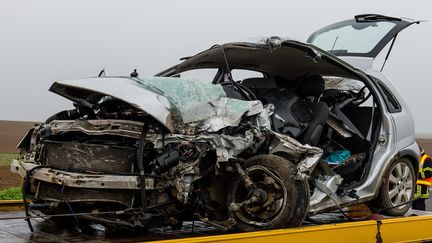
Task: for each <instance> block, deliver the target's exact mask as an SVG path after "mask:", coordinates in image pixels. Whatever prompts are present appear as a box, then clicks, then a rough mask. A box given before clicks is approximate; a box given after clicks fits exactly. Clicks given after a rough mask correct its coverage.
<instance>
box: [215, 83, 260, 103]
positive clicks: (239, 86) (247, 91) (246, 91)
mask: <svg viewBox="0 0 432 243" xmlns="http://www.w3.org/2000/svg"><path fill="white" fill-rule="evenodd" d="M220 85H231V86H232V87H234V88H235V89H237V90H238V92H239V93H240V94H241V96H242V97H243V98H245V99H247V100H257V97H256V96H255V94H254V93H253V92H252V90H250V89H249V88H248V87H246V86H244V85H242V84H241V83H240V82H236V83H235V84H234V83H232V82H223V83H220ZM239 89H240V90H239ZM245 96H246V97H245Z"/></svg>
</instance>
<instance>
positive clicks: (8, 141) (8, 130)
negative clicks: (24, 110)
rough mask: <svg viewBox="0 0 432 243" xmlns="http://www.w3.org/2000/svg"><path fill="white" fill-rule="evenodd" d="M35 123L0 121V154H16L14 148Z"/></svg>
mask: <svg viewBox="0 0 432 243" xmlns="http://www.w3.org/2000/svg"><path fill="white" fill-rule="evenodd" d="M34 124H35V122H23V121H0V153H18V150H17V149H16V146H17V144H18V142H19V141H20V140H21V138H22V137H23V136H24V134H25V133H26V132H27V131H28V130H29V129H30V128H32V127H33V126H34Z"/></svg>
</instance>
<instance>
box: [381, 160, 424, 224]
mask: <svg viewBox="0 0 432 243" xmlns="http://www.w3.org/2000/svg"><path fill="white" fill-rule="evenodd" d="M416 178H417V177H416V175H415V171H414V167H413V166H412V164H411V161H409V160H408V159H406V158H400V159H398V160H396V161H394V162H393V164H392V165H391V166H390V167H389V168H388V169H387V171H386V173H385V174H384V180H383V184H382V186H381V189H380V194H379V196H378V198H377V199H376V201H375V205H374V206H375V207H378V209H384V210H382V212H383V213H385V214H387V215H392V216H399V215H403V214H405V213H406V212H407V211H408V209H409V207H410V206H411V203H407V202H408V201H410V200H412V199H413V197H414V193H415V184H416Z"/></svg>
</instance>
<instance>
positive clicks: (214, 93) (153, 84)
mask: <svg viewBox="0 0 432 243" xmlns="http://www.w3.org/2000/svg"><path fill="white" fill-rule="evenodd" d="M132 80H134V81H136V83H137V84H138V85H140V86H141V87H144V88H146V89H148V90H151V91H153V92H155V93H157V94H160V95H161V96H163V97H165V98H167V99H168V100H169V102H170V105H172V106H171V107H168V108H169V109H170V110H172V111H173V112H175V113H177V114H179V115H180V116H181V119H182V121H183V123H193V122H198V121H205V120H207V122H211V123H212V125H211V127H213V128H214V129H211V130H217V129H218V128H221V127H224V126H226V125H236V124H238V122H240V118H241V117H242V116H243V114H244V113H246V112H248V111H250V110H251V109H252V108H253V107H257V104H258V103H259V105H261V103H260V102H259V101H243V100H238V99H231V98H227V97H226V94H225V92H224V90H223V88H222V86H221V85H217V84H210V83H206V82H203V81H200V80H197V79H185V78H167V77H151V78H145V79H132ZM259 105H258V106H259Z"/></svg>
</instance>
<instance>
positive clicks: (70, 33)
mask: <svg viewBox="0 0 432 243" xmlns="http://www.w3.org/2000/svg"><path fill="white" fill-rule="evenodd" d="M362 13H378V14H385V15H391V16H395V17H409V18H413V19H416V20H432V2H431V1H430V0H424V1H406V0H405V1H376V0H375V1H372V0H362V1H358V0H357V1H351V0H337V1H336V0H334V1H305V0H302V1H268V0H267V1H251V0H245V1H234V0H217V1H205V0H182V1H166V0H158V1H156V0H155V1H106V0H92V1H88V0H78V1H77V0H74V1H58V0H53V1H47V0H39V1H21V0H11V1H6V0H0V120H31V121H41V120H45V118H47V117H48V116H50V115H52V114H53V113H56V112H58V111H60V110H63V109H70V108H72V104H71V102H70V101H68V100H66V99H64V98H62V97H60V96H57V95H55V94H52V93H51V92H49V91H48V88H49V87H50V85H51V84H52V83H53V82H54V81H56V80H67V79H76V78H82V77H90V76H96V75H97V74H98V73H99V71H100V70H101V69H103V68H105V69H106V70H108V73H109V74H110V75H129V73H131V71H132V70H133V69H134V68H137V69H138V71H139V73H140V76H141V77H143V76H151V75H153V74H155V73H157V72H159V71H161V70H163V69H165V68H168V67H170V66H172V65H174V64H177V63H178V62H179V58H180V57H184V56H190V55H193V54H195V53H197V52H199V51H202V50H204V49H207V48H209V47H210V46H212V45H213V44H217V43H224V42H229V41H236V40H244V39H247V38H249V37H256V36H274V35H279V36H289V37H293V38H295V39H298V40H303V41H305V40H306V38H307V37H308V36H309V34H310V33H312V32H313V31H315V30H317V29H319V28H321V27H323V26H325V25H328V24H330V23H333V22H337V21H340V20H344V19H348V18H352V17H353V16H354V15H356V14H362ZM430 43H432V24H431V23H430V22H426V23H422V24H420V25H415V26H412V27H410V28H409V29H406V30H405V31H403V32H402V33H401V34H400V35H399V36H398V39H397V41H396V44H395V46H394V48H393V51H392V54H391V56H390V59H389V61H388V62H387V65H386V68H385V69H384V73H385V74H386V75H387V76H388V77H389V78H390V79H391V80H392V81H393V83H394V84H395V86H396V87H397V88H398V89H399V91H400V92H401V93H402V95H403V96H404V97H405V99H406V101H407V103H408V105H409V106H410V108H411V110H412V113H413V114H414V118H415V121H416V131H417V133H428V134H432V127H431V126H430V124H432V122H431V119H432V114H431V111H432V109H431V102H430V101H429V100H430V94H431V93H432V89H431V88H432V77H431V76H432V75H431V71H432V62H431V61H430V60H429V58H430V57H432V50H431V44H430Z"/></svg>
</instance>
